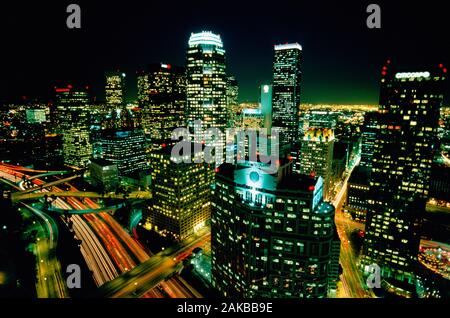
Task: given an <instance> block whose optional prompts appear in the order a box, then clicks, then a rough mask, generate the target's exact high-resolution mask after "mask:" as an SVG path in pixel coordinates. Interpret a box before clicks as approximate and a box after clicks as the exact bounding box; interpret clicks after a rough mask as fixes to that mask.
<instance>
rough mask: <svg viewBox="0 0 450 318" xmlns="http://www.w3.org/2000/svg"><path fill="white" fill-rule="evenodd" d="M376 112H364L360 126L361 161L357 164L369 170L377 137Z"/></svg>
mask: <svg viewBox="0 0 450 318" xmlns="http://www.w3.org/2000/svg"><path fill="white" fill-rule="evenodd" d="M377 117H378V112H368V113H365V114H364V123H363V126H362V127H361V162H360V163H359V165H360V166H361V167H365V168H367V169H368V170H369V172H370V170H371V168H372V157H373V151H374V145H375V141H376V139H377Z"/></svg>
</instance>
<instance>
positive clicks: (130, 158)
mask: <svg viewBox="0 0 450 318" xmlns="http://www.w3.org/2000/svg"><path fill="white" fill-rule="evenodd" d="M146 142H147V141H146V139H145V134H144V131H143V130H142V129H139V128H123V129H104V130H103V131H102V132H101V136H100V139H99V141H98V143H99V148H100V151H99V152H100V153H99V154H98V157H99V158H102V159H104V160H108V161H110V162H111V163H113V164H115V165H116V166H117V168H118V170H119V175H121V176H131V175H136V174H137V173H139V172H141V171H144V170H146V169H148V160H147V153H146Z"/></svg>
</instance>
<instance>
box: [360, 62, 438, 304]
mask: <svg viewBox="0 0 450 318" xmlns="http://www.w3.org/2000/svg"><path fill="white" fill-rule="evenodd" d="M445 71H446V70H445ZM445 71H444V69H443V68H442V67H436V68H432V69H429V70H426V71H422V70H421V71H412V72H411V71H410V72H398V71H397V72H396V71H395V70H392V67H391V65H390V64H389V63H388V64H386V65H385V66H384V67H383V70H382V78H381V90H380V106H379V111H378V112H379V118H378V123H377V132H376V139H375V143H374V152H373V158H372V169H371V179H370V193H369V200H368V214H367V221H366V235H365V244H364V249H363V254H364V257H363V259H362V266H363V269H364V271H365V272H366V273H367V272H370V266H371V265H372V264H376V265H378V266H379V267H380V269H381V275H382V278H383V282H384V284H386V287H388V288H389V289H391V290H395V292H397V293H399V294H401V295H405V296H408V295H412V294H414V291H415V283H416V280H415V269H416V265H417V254H418V250H419V242H420V225H421V222H422V215H423V212H424V210H425V203H426V198H427V197H428V195H429V187H430V172H431V164H432V159H433V156H434V151H435V149H434V145H435V142H434V141H435V136H436V132H437V127H438V120H439V110H440V107H441V105H442V101H443V92H444V89H443V83H444V80H445V78H446V74H445V73H446V72H445Z"/></svg>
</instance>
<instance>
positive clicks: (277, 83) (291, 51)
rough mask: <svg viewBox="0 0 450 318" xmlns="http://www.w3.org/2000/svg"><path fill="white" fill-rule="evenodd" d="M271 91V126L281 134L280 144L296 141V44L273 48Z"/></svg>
mask: <svg viewBox="0 0 450 318" xmlns="http://www.w3.org/2000/svg"><path fill="white" fill-rule="evenodd" d="M274 48H275V57H274V63H273V88H272V94H273V95H272V96H273V103H272V114H273V115H272V125H273V126H274V127H278V128H280V130H281V142H282V143H291V144H292V143H294V142H296V141H297V139H298V125H299V112H300V93H301V79H302V76H301V75H302V72H301V67H300V66H301V58H302V47H301V45H300V44H298V43H291V44H281V45H275V47H274Z"/></svg>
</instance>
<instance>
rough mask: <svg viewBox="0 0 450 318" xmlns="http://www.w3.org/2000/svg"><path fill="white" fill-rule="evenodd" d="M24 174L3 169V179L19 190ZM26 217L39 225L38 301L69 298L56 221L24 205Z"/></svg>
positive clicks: (0, 167)
mask: <svg viewBox="0 0 450 318" xmlns="http://www.w3.org/2000/svg"><path fill="white" fill-rule="evenodd" d="M22 177H23V174H22V173H20V172H16V171H13V170H11V169H9V168H8V167H7V166H4V165H0V178H1V179H2V180H3V181H5V182H6V183H7V184H8V185H10V186H11V187H12V188H14V189H16V190H20V187H19V186H18V185H17V184H16V183H17V182H18V181H19V180H20V179H21V178H22ZM21 205H22V206H23V207H22V208H19V210H20V211H21V213H22V214H23V215H24V217H27V218H31V219H32V220H33V224H35V225H36V229H37V237H36V242H35V244H33V251H34V254H35V256H36V267H37V275H36V292H37V296H38V297H39V298H67V297H69V292H68V290H67V287H66V282H65V280H64V278H63V275H62V269H61V264H60V262H59V261H58V260H57V258H56V247H57V242H58V227H57V225H56V223H55V222H54V220H53V219H52V218H51V217H49V216H48V215H47V214H45V213H44V212H42V211H40V210H38V209H36V208H34V207H33V206H30V205H27V204H25V203H21Z"/></svg>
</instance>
